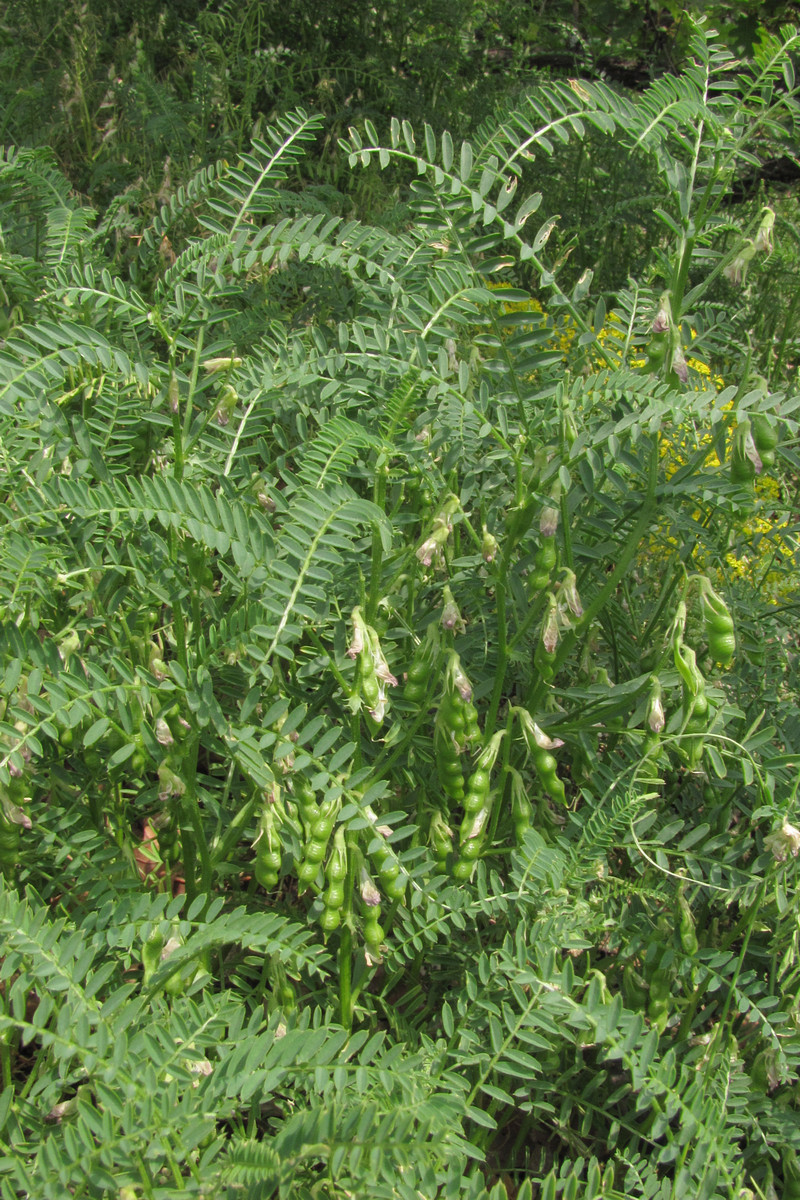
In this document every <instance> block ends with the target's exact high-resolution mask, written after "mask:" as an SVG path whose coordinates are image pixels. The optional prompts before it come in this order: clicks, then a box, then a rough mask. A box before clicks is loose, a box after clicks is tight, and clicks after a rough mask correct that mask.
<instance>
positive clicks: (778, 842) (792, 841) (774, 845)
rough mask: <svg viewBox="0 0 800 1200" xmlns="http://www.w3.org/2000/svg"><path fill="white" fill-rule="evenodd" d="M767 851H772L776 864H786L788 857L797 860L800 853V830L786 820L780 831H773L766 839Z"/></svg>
mask: <svg viewBox="0 0 800 1200" xmlns="http://www.w3.org/2000/svg"><path fill="white" fill-rule="evenodd" d="M764 847H765V849H767V850H769V851H771V853H772V854H773V855H774V857H775V860H776V862H785V861H786V857H787V855H789V854H791V856H792V858H797V855H798V853H800V829H796V828H795V826H794V825H790V824H789V822H788V821H787V820H786V819H785V818H784V821H783V824H782V825H781V827H780V829H775V830H773V832H772V833H770V834H768V835H767V837H765V838H764Z"/></svg>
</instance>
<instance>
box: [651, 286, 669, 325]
mask: <svg viewBox="0 0 800 1200" xmlns="http://www.w3.org/2000/svg"><path fill="white" fill-rule="evenodd" d="M671 325H672V306H671V304H670V302H669V292H664V293H663V294H662V296H661V299H660V300H659V302H658V312H657V313H656V315H655V317H654V319H653V324H652V326H651V328H652V330H653V333H666V332H667V330H668V329H669V328H670V326H671Z"/></svg>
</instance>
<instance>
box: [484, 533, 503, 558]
mask: <svg viewBox="0 0 800 1200" xmlns="http://www.w3.org/2000/svg"><path fill="white" fill-rule="evenodd" d="M499 549H500V547H499V546H498V544H497V538H496V537H494V536H493V535H492V534H491V533H489V530H488V529H487V528H486V526H485V525H484V527H483V541H482V543H481V554H482V555H483V561H484V562H485V563H492V562H494V560H495V559H496V558H497V552H498V550H499Z"/></svg>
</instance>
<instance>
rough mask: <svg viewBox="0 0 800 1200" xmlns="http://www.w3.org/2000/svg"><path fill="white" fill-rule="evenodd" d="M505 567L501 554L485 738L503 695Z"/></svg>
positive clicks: (494, 722) (504, 557)
mask: <svg viewBox="0 0 800 1200" xmlns="http://www.w3.org/2000/svg"><path fill="white" fill-rule="evenodd" d="M507 567H508V563H507V560H506V556H505V555H503V561H502V565H501V569H500V571H499V572H498V578H497V582H496V583H495V601H496V604H497V664H496V666H495V669H494V687H493V688H492V698H491V700H490V701H489V711H488V713H487V714H486V723H485V725H484V733H485V737H486V739H487V740H488V739H489V738H490V737H491V736H492V734H493V733H494V728H495V725H496V723H497V712H498V709H499V708H500V700H501V699H502V696H503V685H504V683H505V678H506V668H507V667H508V642H507V636H508V631H507V627H506V585H505V583H504V582H503V579H504V578H505V573H506V569H507Z"/></svg>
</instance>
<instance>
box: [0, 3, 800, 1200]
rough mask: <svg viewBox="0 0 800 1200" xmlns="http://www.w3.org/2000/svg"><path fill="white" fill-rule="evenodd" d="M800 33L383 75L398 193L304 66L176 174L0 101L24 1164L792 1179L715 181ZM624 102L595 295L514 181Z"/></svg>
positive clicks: (782, 758)
mask: <svg viewBox="0 0 800 1200" xmlns="http://www.w3.org/2000/svg"><path fill="white" fill-rule="evenodd" d="M87 11H88V10H87ZM248 11H250V10H248ZM223 17H224V12H223V11H222V10H220V20H222V19H223ZM208 19H209V20H210V19H211V18H210V17H208ZM797 48H798V34H797V32H796V31H795V30H794V29H792V28H789V27H787V28H785V29H783V30H782V31H781V34H780V37H778V36H775V37H765V38H764V39H762V41H761V43H760V44H759V46H758V47H757V49H756V51H755V52H754V55H753V59H752V62H751V63H750V64H749V65H748V66H747V68H746V69H745V68H743V67H740V65H738V64H736V63H735V62H734V61H733V59H732V57H731V56H730V54H728V53H727V52H726V51H725V50H724V49H723V48H722V47H721V46H720V45H719V44H717V42H716V40H715V37H714V35H713V34H712V33H711V32H710V31H709V30H708V28H707V27H706V26H705V25H703V24H699V25H697V26H695V27H694V28H693V33H692V37H691V44H690V47H689V51H688V55H689V61H688V65H687V67H686V69H685V70H684V71H683V73H681V74H680V75H678V76H674V77H665V78H662V79H658V80H656V81H655V82H653V83H652V84H651V85H650V87H649V88H648V89H646V90H645V91H644V92H643V94H642V95H641V96H638V97H637V96H621V95H620V94H618V93H617V92H616V91H615V90H613V89H611V88H610V87H608V86H606V85H605V84H604V83H602V82H597V81H595V82H591V81H584V82H578V81H576V80H570V81H569V82H568V83H567V82H560V81H558V80H550V81H546V82H542V83H541V84H540V85H539V86H538V87H537V88H535V89H532V90H530V91H529V93H528V94H526V95H525V96H520V97H519V98H518V102H517V104H516V105H515V106H509V107H507V108H506V109H504V111H503V112H502V114H501V115H500V116H498V117H497V118H495V119H494V120H493V121H488V120H487V121H486V122H485V123H484V124H483V125H481V127H480V129H479V131H478V134H477V135H476V136H475V137H473V138H472V139H470V140H461V141H460V143H459V142H457V141H456V140H455V139H454V137H453V135H452V133H450V132H447V131H442V132H440V133H438V132H435V131H434V129H433V128H432V126H431V125H428V124H423V125H422V126H421V127H416V128H415V127H414V125H412V123H411V122H410V121H409V120H400V119H395V118H393V119H391V121H389V122H387V128H386V131H385V134H384V133H382V132H381V131H380V130H379V129H378V128H376V125H375V123H374V122H373V121H371V120H369V119H363V120H362V121H360V122H359V123H358V124H357V125H353V127H352V128H350V130H349V132H348V133H347V137H346V140H342V142H341V145H340V146H339V147H338V153H339V155H340V156H341V157H339V158H337V159H336V163H337V167H336V169H337V171H340V172H344V169H345V168H344V166H343V164H344V163H345V162H346V163H347V164H348V165H347V169H348V170H350V171H352V172H358V171H360V170H362V169H366V170H367V171H368V172H369V171H371V172H373V174H374V173H375V172H377V171H388V172H390V173H391V178H392V179H393V180H394V181H397V185H398V186H400V185H402V187H403V192H402V206H400V207H398V208H397V209H396V210H394V211H392V212H391V213H389V214H388V215H387V216H386V219H385V220H383V221H381V220H379V219H378V217H377V216H376V217H375V218H374V219H373V220H371V221H367V220H366V218H365V219H364V220H357V219H356V218H355V217H354V216H352V214H350V213H347V214H345V213H344V212H343V211H342V208H341V206H340V204H339V201H338V199H337V197H336V196H330V195H326V193H325V192H324V190H323V189H320V188H318V187H312V188H304V187H300V186H297V179H298V177H299V172H300V169H301V164H302V162H303V157H304V155H306V154H307V153H308V152H309V150H311V149H312V148H313V147H315V146H316V145H317V139H318V137H319V135H320V132H321V130H323V128H324V126H325V118H324V116H323V115H322V114H320V113H311V112H308V111H306V110H305V109H303V108H297V109H295V110H293V111H290V112H286V113H282V114H281V115H279V116H277V117H276V118H275V119H274V120H273V121H272V123H271V124H269V125H266V124H265V123H259V125H258V127H257V129H256V131H255V134H254V136H253V137H252V140H251V142H250V144H249V146H248V147H247V148H246V149H244V148H242V150H241V153H240V154H239V155H238V156H237V157H233V156H231V157H230V159H229V160H226V159H224V158H220V159H218V160H216V161H214V162H213V163H211V164H210V165H205V166H202V167H199V168H198V169H197V170H195V171H194V173H193V174H191V176H190V177H188V178H187V179H186V181H185V182H184V183H183V184H182V185H181V186H180V187H177V188H174V189H173V188H172V187H171V186H169V187H167V186H166V183H165V194H164V196H163V197H162V198H161V200H160V203H159V205H158V207H157V209H156V210H155V211H150V212H148V213H141V212H139V213H137V212H136V211H135V206H133V205H130V204H129V203H128V200H129V199H130V197H128V198H127V199H126V198H124V197H122V198H120V199H119V200H118V202H115V203H112V204H111V205H110V206H109V207H107V208H105V209H104V211H103V212H102V213H101V215H99V216H98V215H97V213H96V212H95V211H94V210H92V209H89V207H88V206H86V205H84V204H83V203H82V202H81V200H80V199H79V198H78V197H76V195H75V194H74V192H72V191H71V189H70V187H69V184H68V183H67V181H66V179H65V177H64V176H63V175H62V174H61V173H60V171H59V170H58V168H57V166H56V164H55V162H54V160H53V156H52V154H51V153H50V152H49V151H44V150H41V149H36V148H23V147H20V148H10V149H8V150H6V152H5V153H4V155H3V158H2V160H1V161H0V204H2V212H0V225H1V227H2V230H3V247H2V250H3V253H2V258H0V286H2V289H3V307H2V317H3V322H4V325H3V339H4V340H3V344H2V349H1V350H0V420H1V421H2V437H1V438H0V444H1V445H2V465H3V476H4V487H3V493H2V520H3V527H4V538H3V542H2V546H1V547H0V595H1V596H2V610H1V611H2V614H3V620H2V626H1V627H0V738H2V756H0V789H1V792H0V795H1V798H2V813H1V814H0V863H1V865H2V872H3V876H4V880H5V882H4V885H3V889H2V891H1V892H0V926H1V927H2V937H3V945H4V947H5V953H4V959H3V965H2V968H0V982H1V983H2V989H1V990H0V1069H1V1070H2V1085H3V1090H2V1093H0V1128H2V1131H3V1133H4V1136H5V1139H6V1141H7V1143H8V1144H9V1145H11V1146H13V1147H14V1149H13V1152H12V1153H11V1154H9V1155H8V1156H7V1158H6V1159H5V1160H4V1162H3V1163H2V1164H0V1167H1V1168H2V1173H0V1188H1V1189H2V1194H3V1196H4V1197H5V1196H7V1197H15V1196H21V1195H42V1196H50V1195H52V1196H62V1195H64V1194H65V1193H68V1194H70V1195H76V1196H78V1195H81V1196H101V1195H105V1194H111V1193H116V1194H119V1195H120V1196H124V1197H126V1200H130V1198H131V1197H133V1196H142V1197H148V1198H149V1197H153V1198H154V1197H161V1196H175V1197H178V1196H230V1197H238V1196H242V1195H244V1196H252V1197H257V1196H263V1197H268V1196H281V1197H286V1198H291V1200H301V1198H302V1200H306V1198H311V1197H320V1198H321V1197H332V1196H342V1197H344V1196H346V1195H359V1194H362V1195H363V1194H366V1193H367V1191H368V1192H369V1194H370V1195H374V1196H376V1197H387V1198H388V1197H395V1196H400V1197H404V1198H405V1197H409V1198H411V1197H414V1196H419V1195H422V1196H426V1197H441V1198H443V1200H444V1198H448V1200H449V1198H451V1197H452V1198H453V1200H456V1198H460V1197H465V1198H470V1200H501V1198H502V1197H504V1196H515V1197H517V1200H526V1198H527V1200H532V1196H533V1195H534V1194H537V1195H541V1196H543V1197H548V1198H552V1197H556V1196H559V1197H561V1196H563V1197H584V1196H585V1197H590V1196H600V1195H603V1196H609V1197H615V1196H642V1197H651V1196H655V1195H657V1194H658V1195H663V1196H672V1197H675V1198H677V1197H682V1196H692V1197H695V1196H702V1197H708V1198H712V1197H728V1196H732V1195H733V1196H735V1195H738V1194H739V1193H740V1190H741V1189H742V1188H749V1189H750V1190H751V1192H753V1193H756V1194H759V1193H760V1194H761V1195H763V1196H771V1195H774V1194H776V1193H775V1187H776V1186H778V1187H779V1188H780V1186H783V1187H784V1188H785V1189H787V1190H786V1194H789V1191H788V1188H789V1187H790V1184H791V1183H793V1181H794V1178H795V1176H794V1172H795V1155H796V1154H797V1153H798V1152H800V1134H798V1128H797V1114H796V1104H797V1096H796V1091H797V1075H798V1059H799V1058H800V1040H799V1039H798V1033H797V1024H798V1013H797V1006H796V1000H795V995H796V990H797V978H796V977H797V967H796V959H797V954H796V950H797V947H796V939H797V911H796V901H795V895H796V892H797V878H796V876H797V862H796V860H797V854H798V849H800V832H798V830H797V828H796V827H795V825H794V824H793V823H792V822H793V821H794V820H796V811H795V810H796V806H797V765H798V759H799V758H800V727H798V722H797V690H796V688H797V684H796V679H797V656H798V645H797V638H796V618H797V609H798V600H797V594H798V593H797V572H798V570H799V569H800V562H798V542H797V513H796V504H795V503H794V497H795V496H796V488H797V480H798V468H799V467H800V463H798V458H797V450H796V445H797V428H798V425H797V409H798V403H799V401H798V396H797V393H796V391H795V390H794V389H793V388H792V387H791V386H789V387H784V386H783V385H782V383H781V380H784V379H786V378H787V377H789V376H790V374H791V373H790V372H789V369H788V361H789V360H788V358H787V353H788V352H787V351H786V350H785V349H782V350H781V351H780V355H781V359H780V362H781V365H780V366H776V351H775V347H774V332H772V330H773V329H774V327H773V326H770V325H769V322H768V319H767V318H766V317H765V322H764V325H763V327H762V329H759V330H755V331H754V332H753V341H752V342H751V344H749V345H748V344H746V341H745V339H744V338H743V335H742V328H743V318H742V317H741V314H740V313H739V312H738V311H737V304H738V302H739V296H740V290H741V289H742V287H743V286H744V287H747V286H748V284H747V274H748V271H750V272H752V274H751V276H750V278H751V280H752V278H753V277H754V276H755V275H756V272H759V271H760V272H763V278H764V279H765V280H766V279H767V278H768V276H769V273H770V271H771V270H772V268H773V267H775V268H778V267H779V266H780V262H779V260H775V259H774V258H773V256H775V255H777V254H780V253H786V254H789V251H788V250H782V249H781V247H783V246H784V245H785V244H786V243H785V242H784V241H783V240H782V239H783V235H782V234H781V232H780V230H781V226H780V224H779V222H778V221H777V220H776V219H774V218H775V214H774V211H773V209H772V208H766V210H764V211H762V209H763V206H756V207H755V209H754V210H753V211H751V210H750V209H749V207H747V206H745V207H743V208H742V209H741V210H732V209H731V206H730V205H729V204H728V200H729V198H730V194H731V190H732V188H733V187H734V186H735V184H736V182H737V180H738V179H739V178H740V177H741V173H742V171H743V170H744V169H745V168H746V167H748V166H750V165H751V164H752V162H753V159H754V157H755V155H756V152H757V151H759V152H760V151H763V149H764V147H765V146H768V147H769V150H770V153H772V152H773V150H774V151H775V152H776V153H783V152H784V151H785V150H786V147H787V146H788V145H789V144H790V142H791V138H792V136H793V131H794V129H795V127H796V122H797V118H798V105H797V98H796V93H795V89H794V83H793V77H792V73H791V70H792V69H791V61H792V56H793V55H796V53H797ZM206 50H208V45H206ZM237 53H238V51H237ZM243 69H244V68H243ZM254 86H255V85H254ZM245 108H246V106H243V105H242V101H241V97H238V96H232V97H231V99H230V104H229V109H228V111H229V114H230V115H231V118H233V117H234V116H236V117H237V119H239V118H241V114H242V112H243V111H244V110H245ZM187 111H188V110H187ZM240 134H241V140H243V137H244V135H243V131H241V130H240ZM164 136H165V139H167V141H169V142H170V144H171V138H172V137H173V136H177V134H174V135H173V134H167V133H165V134H164ZM237 136H238V135H237ZM593 139H597V140H603V139H606V140H607V141H608V142H609V144H610V145H611V146H613V148H614V151H613V152H614V155H615V156H616V157H617V159H620V160H630V161H635V162H636V163H637V164H645V165H644V166H642V167H641V169H642V171H643V173H645V174H647V175H648V177H649V178H650V179H652V180H654V181H655V185H656V186H657V188H658V197H659V198H658V205H657V211H656V212H655V219H656V220H657V221H658V229H659V231H660V232H659V235H658V236H657V237H656V238H654V239H653V240H652V243H651V245H650V247H649V251H648V253H647V254H645V250H646V249H647V247H646V246H645V245H644V243H643V242H641V241H640V242H639V244H638V247H637V250H636V255H634V258H636V261H635V262H634V263H632V264H631V267H632V270H633V269H635V270H636V271H637V275H636V276H634V275H631V278H630V279H628V280H626V282H625V285H624V286H622V285H620V286H619V287H616V288H615V290H614V294H613V295H610V294H608V293H607V292H606V291H604V290H603V289H602V288H600V289H597V288H596V287H595V286H594V281H593V277H592V271H591V269H590V268H589V267H588V266H586V265H585V264H583V263H582V264H580V265H579V266H578V267H577V268H576V267H573V265H572V260H571V259H570V258H569V256H568V253H567V251H568V250H569V247H568V246H566V245H565V244H564V241H563V240H561V241H559V239H558V232H557V217H556V212H555V210H554V208H553V207H551V202H550V197H549V196H548V195H547V191H546V188H543V190H542V191H538V190H531V186H532V185H533V183H534V178H535V177H534V175H533V174H532V172H533V171H535V170H538V164H541V163H546V162H547V161H548V160H550V159H554V160H555V158H556V156H557V155H558V153H559V150H558V147H559V145H564V146H566V147H567V150H568V151H569V152H570V153H571V152H572V149H573V147H575V146H577V145H582V144H583V143H584V142H586V141H588V140H593ZM165 144H166V142H165ZM329 153H330V155H331V158H332V156H333V147H330V148H329ZM592 161H593V160H592V156H591V155H590V154H589V155H587V158H586V164H587V165H586V170H587V171H591V169H592V168H591V164H592ZM637 169H638V167H637ZM578 173H579V175H580V167H579V168H578ZM581 178H582V176H581ZM542 179H543V180H545V179H546V175H545V174H544V172H543V173H542ZM337 183H338V180H337ZM540 210H541V212H540ZM537 214H539V215H538V216H537ZM542 214H544V217H542ZM575 236H576V237H580V228H579V227H577V228H576V232H575ZM134 237H135V241H136V244H137V250H136V251H135V252H134V251H132V250H131V249H130V248H129V247H126V248H125V250H124V252H120V241H121V240H122V239H128V240H134ZM637 256H641V259H642V262H641V266H640V263H639V259H638V257H637ZM750 286H751V287H752V286H753V285H752V282H751V284H750ZM758 337H763V338H765V339H766V341H765V342H764V343H761V342H758V341H757V340H756V339H757V338H758ZM788 337H789V333H788V332H787V335H786V338H784V344H787V339H788ZM767 341H768V342H769V344H766V342H767ZM759 371H762V372H763V374H759ZM756 477H757V483H756ZM793 505H794V507H793ZM745 555H747V556H749V558H748V562H750V561H754V562H755V563H756V564H757V565H756V567H755V569H753V570H750V569H747V570H745V569H741V564H742V562H743V560H744V558H745ZM767 575H770V583H769V586H768V587H765V586H764V577H765V576H767ZM734 625H735V629H736V633H735V634H733V633H732V630H733V628H734ZM731 639H732V640H731ZM767 714H768V716H767ZM781 1181H783V1182H782V1184H781Z"/></svg>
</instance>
